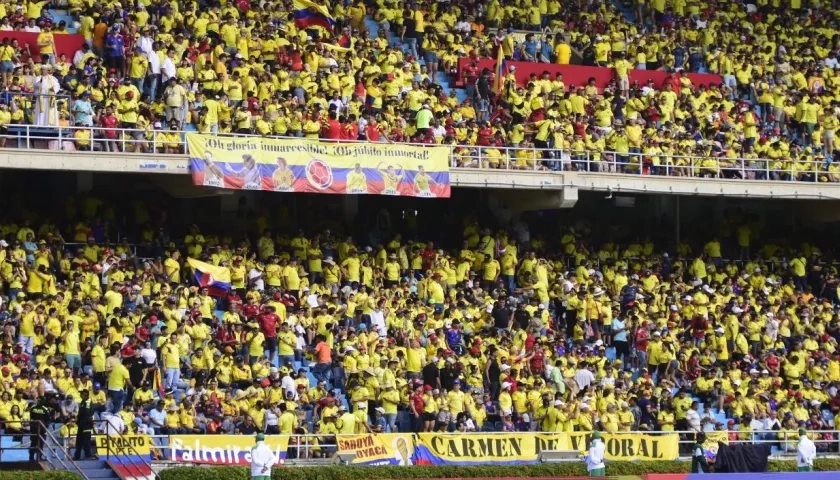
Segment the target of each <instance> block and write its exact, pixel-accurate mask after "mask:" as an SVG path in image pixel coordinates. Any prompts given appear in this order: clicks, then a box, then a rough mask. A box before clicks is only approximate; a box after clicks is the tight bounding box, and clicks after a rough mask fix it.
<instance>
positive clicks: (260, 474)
mask: <svg viewBox="0 0 840 480" xmlns="http://www.w3.org/2000/svg"><path fill="white" fill-rule="evenodd" d="M274 463H275V459H274V452H272V451H271V447H269V446H268V445H266V443H265V434H264V433H262V432H260V433H258V434H257V444H256V445H254V448H252V449H251V478H252V479H253V480H271V467H272V466H273V465H274Z"/></svg>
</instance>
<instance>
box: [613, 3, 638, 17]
mask: <svg viewBox="0 0 840 480" xmlns="http://www.w3.org/2000/svg"><path fill="white" fill-rule="evenodd" d="M612 4H613V6H614V7H615V9H616V10H618V11H619V12H621V14H622V15H623V16H624V18H626V19H627V21H629V22H635V21H636V13H635V12H634V11H633V8H632V7H631V6H628V5H625V4H624V2H623V1H622V0H612Z"/></svg>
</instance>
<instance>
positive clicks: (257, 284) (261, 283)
mask: <svg viewBox="0 0 840 480" xmlns="http://www.w3.org/2000/svg"><path fill="white" fill-rule="evenodd" d="M260 275H262V272H260V271H259V270H257V269H256V268H252V269H251V271H250V272H248V279H249V280H253V279H254V278H257V277H259V276H260ZM253 282H254V288H256V289H257V291H260V292H262V291H263V290H265V280H263V278H257V280H254V281H253Z"/></svg>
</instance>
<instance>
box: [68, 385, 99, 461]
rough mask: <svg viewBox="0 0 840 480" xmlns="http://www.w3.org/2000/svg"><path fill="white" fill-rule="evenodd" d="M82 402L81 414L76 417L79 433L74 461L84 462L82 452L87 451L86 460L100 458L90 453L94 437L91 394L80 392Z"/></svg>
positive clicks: (85, 391)
mask: <svg viewBox="0 0 840 480" xmlns="http://www.w3.org/2000/svg"><path fill="white" fill-rule="evenodd" d="M79 395H80V396H81V397H82V401H81V402H79V413H78V414H77V415H76V425H78V428H79V430H78V433H77V434H76V452H75V454H74V455H73V460H75V461H77V462H78V461H79V460H82V455H81V454H82V450H84V451H85V458H93V459H96V458H98V457H97V456H96V455H91V453H90V442H91V437H92V436H93V403H91V401H90V392H88V391H87V390H82V391H81V392H79Z"/></svg>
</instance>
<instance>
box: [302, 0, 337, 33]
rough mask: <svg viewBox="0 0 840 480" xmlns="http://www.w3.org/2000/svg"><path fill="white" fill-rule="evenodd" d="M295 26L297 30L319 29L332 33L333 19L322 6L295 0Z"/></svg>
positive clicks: (307, 0)
mask: <svg viewBox="0 0 840 480" xmlns="http://www.w3.org/2000/svg"><path fill="white" fill-rule="evenodd" d="M295 26H297V27H298V28H313V27H321V28H323V29H324V30H327V31H328V32H330V33H333V17H332V15H330V11H329V10H327V7H325V6H324V5H319V4H317V3H315V2H312V1H310V0H295Z"/></svg>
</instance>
